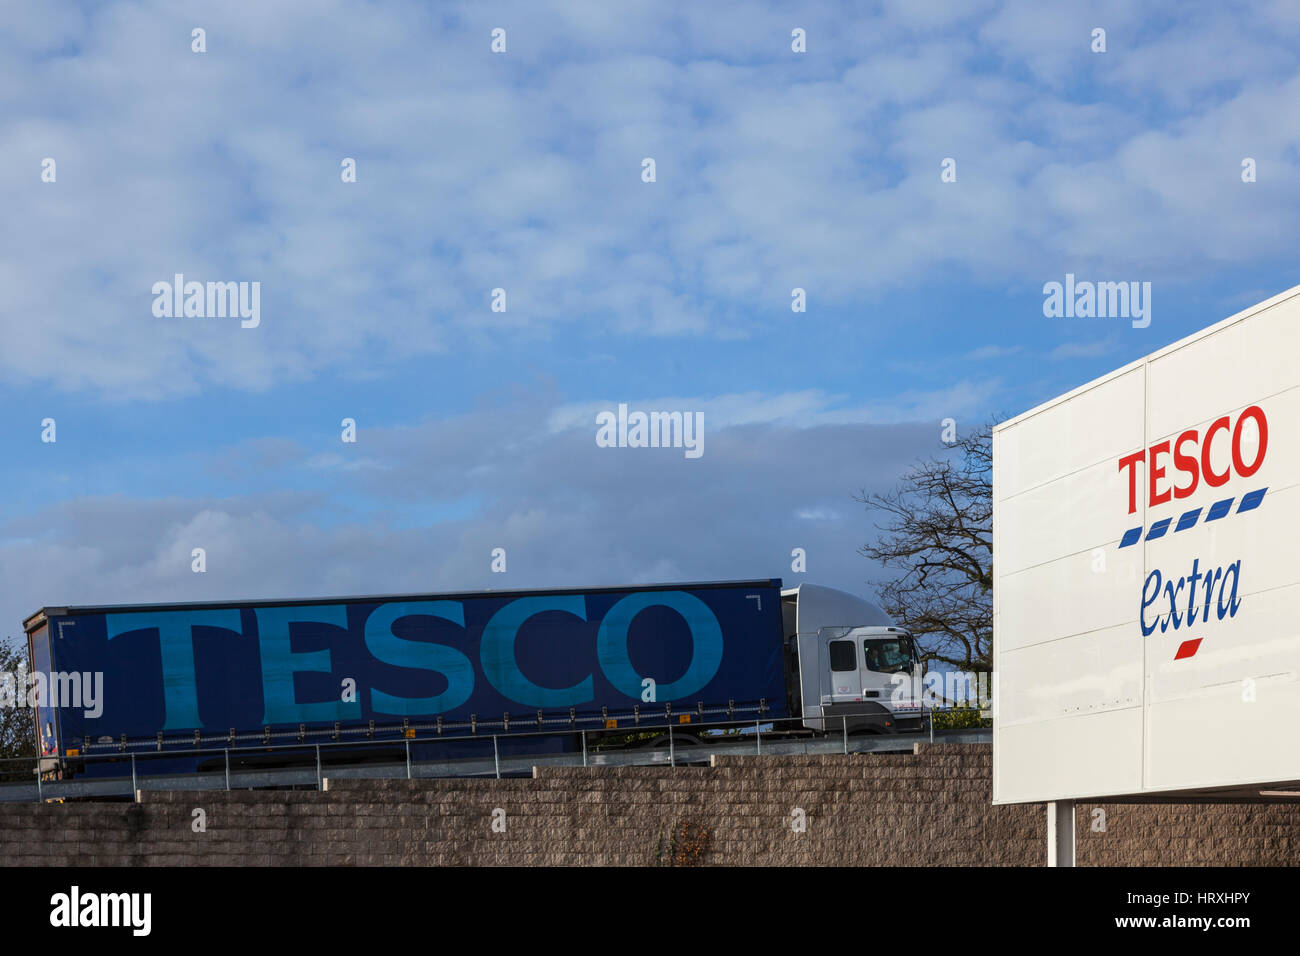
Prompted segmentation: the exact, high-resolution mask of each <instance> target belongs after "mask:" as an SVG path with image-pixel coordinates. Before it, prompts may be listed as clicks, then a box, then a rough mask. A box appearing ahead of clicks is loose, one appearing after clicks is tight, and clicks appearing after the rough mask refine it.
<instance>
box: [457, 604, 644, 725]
mask: <svg viewBox="0 0 1300 956" xmlns="http://www.w3.org/2000/svg"><path fill="white" fill-rule="evenodd" d="M543 611H563V612H564V613H566V614H572V615H573V616H574V617H576V618H577V619H578V620H580V621H585V620H586V619H587V608H586V603H585V601H584V599H583V597H582V595H579V594H575V595H561V594H556V595H549V596H546V597H528V598H519V599H518V600H517V601H511V602H510V603H509V604H507V605H506V606H505V607H503V608H502V609H501V610H499V611H497V612H496V613H495V614H493V615H492V620H490V621H488V623H487V627H485V628H483V638H482V643H481V647H480V654H481V660H482V663H483V673H484V675H486V677H487V679H488V683H489V684H491V685H492V686H493V687H495V688H496V689H497V690H498V691H500V692H501V694H502V695H503V696H504V697H506V698H508V699H509V700H513V701H517V702H518V703H520V704H525V705H526V706H529V707H571V706H573V705H575V704H585V703H587V702H588V701H590V700H591V699H592V697H593V696H594V695H595V690H594V688H593V685H592V680H591V675H590V674H588V675H587V676H586V677H585V678H583V679H582V680H581V681H579V682H578V683H576V684H574V685H573V686H572V687H561V688H553V687H539V686H538V685H537V684H534V683H533V682H532V681H530V680H529V679H528V678H527V677H525V676H524V675H523V672H522V671H520V670H519V664H518V662H517V661H516V660H515V638H516V637H517V636H518V634H519V628H520V627H521V626H522V625H523V624H524V622H525V621H527V620H528V619H529V618H530V617H532V616H533V615H535V614H541V613H542V612H543ZM568 650H569V649H568V648H565V647H562V646H560V647H556V648H555V653H556V654H564V653H566V652H568ZM638 693H639V691H638Z"/></svg>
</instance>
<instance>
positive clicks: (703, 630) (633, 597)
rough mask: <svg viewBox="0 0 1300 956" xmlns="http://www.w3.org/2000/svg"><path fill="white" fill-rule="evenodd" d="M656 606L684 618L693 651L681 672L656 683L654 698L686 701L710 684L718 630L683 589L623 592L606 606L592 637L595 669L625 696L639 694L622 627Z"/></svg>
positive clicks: (718, 653)
mask: <svg viewBox="0 0 1300 956" xmlns="http://www.w3.org/2000/svg"><path fill="white" fill-rule="evenodd" d="M658 605H662V606H663V607H669V608H672V609H673V610H674V611H676V612H677V613H678V614H680V615H681V616H682V617H683V618H685V619H686V624H687V626H688V627H689V628H690V631H691V640H692V642H693V644H694V647H693V649H692V652H691V663H690V666H688V667H687V668H686V673H685V674H683V675H682V676H681V677H679V678H678V679H677V680H675V681H673V682H671V683H669V684H660V685H659V686H658V688H657V692H656V695H655V696H656V698H657V699H658V700H661V701H670V700H678V699H680V698H684V697H690V696H691V695H692V694H694V693H695V692H696V691H699V690H702V689H703V688H704V687H705V686H706V685H707V684H708V683H709V681H711V680H713V675H715V674H716V673H717V672H718V668H719V667H720V666H721V664H722V628H721V627H720V626H719V625H718V619H717V617H715V616H714V614H713V612H712V611H711V610H709V606H708V605H707V604H705V603H704V602H703V601H701V600H700V599H699V598H697V597H695V595H693V594H687V593H686V592H685V591H646V592H643V593H641V594H629V595H628V596H627V597H625V598H623V600H621V601H619V602H618V603H617V604H615V605H614V606H613V607H612V608H610V609H609V612H608V613H607V614H606V615H605V619H604V620H603V621H601V622H600V632H599V633H598V634H597V635H596V654H597V657H598V658H599V660H600V669H601V670H602V671H604V673H605V677H606V678H608V679H609V682H610V683H611V684H613V685H614V686H615V687H616V688H617V689H618V690H620V691H621V692H622V693H624V694H626V695H627V696H628V697H633V698H639V697H640V696H641V677H642V675H640V674H638V673H637V672H636V668H634V667H633V666H632V660H631V658H630V657H629V656H628V652H627V636H628V629H629V628H630V627H631V626H632V619H633V618H635V617H636V616H637V615H638V614H639V613H641V612H642V611H644V610H645V609H646V608H648V607H655V606H658Z"/></svg>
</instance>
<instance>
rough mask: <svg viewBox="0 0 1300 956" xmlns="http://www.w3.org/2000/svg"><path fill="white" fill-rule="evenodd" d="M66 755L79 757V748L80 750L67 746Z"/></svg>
mask: <svg viewBox="0 0 1300 956" xmlns="http://www.w3.org/2000/svg"><path fill="white" fill-rule="evenodd" d="M68 756H69V757H80V756H81V750H80V749H79V748H77V747H69V748H68Z"/></svg>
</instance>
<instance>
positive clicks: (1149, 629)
mask: <svg viewBox="0 0 1300 956" xmlns="http://www.w3.org/2000/svg"><path fill="white" fill-rule="evenodd" d="M1153 580H1154V581H1155V583H1156V586H1155V588H1154V589H1151V588H1150V587H1149V585H1150V584H1151V582H1152V581H1153ZM1148 591H1150V594H1151V596H1150V597H1147V592H1148ZM1159 596H1160V572H1159V571H1152V572H1151V573H1150V574H1148V575H1147V579H1146V580H1145V581H1144V582H1142V612H1141V623H1142V636H1143V637H1150V636H1151V635H1152V634H1154V633H1155V630H1156V625H1157V624H1159V623H1160V619H1159V618H1156V619H1155V620H1154V621H1152V622H1151V623H1150V624H1147V608H1149V607H1150V606H1151V605H1152V604H1154V603H1155V600H1156V598H1158V597H1159Z"/></svg>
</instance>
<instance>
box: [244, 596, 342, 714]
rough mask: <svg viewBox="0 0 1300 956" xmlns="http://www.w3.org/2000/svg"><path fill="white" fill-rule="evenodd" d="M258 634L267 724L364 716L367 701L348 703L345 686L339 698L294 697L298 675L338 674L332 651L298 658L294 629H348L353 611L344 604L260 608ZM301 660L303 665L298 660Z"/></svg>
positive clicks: (301, 655)
mask: <svg viewBox="0 0 1300 956" xmlns="http://www.w3.org/2000/svg"><path fill="white" fill-rule="evenodd" d="M254 613H255V614H256V615H257V633H258V637H259V639H260V641H261V644H260V647H261V652H262V699H263V702H264V705H265V711H264V713H263V716H262V721H263V723H266V724H299V723H311V722H312V721H324V720H355V719H356V718H358V717H360V716H361V702H360V701H358V700H354V701H350V702H345V701H344V700H343V689H342V686H341V685H340V687H339V688H338V690H337V694H336V699H334V700H327V701H318V702H315V703H305V704H300V703H298V699H297V697H296V696H295V694H294V689H293V675H294V674H295V673H300V672H302V673H306V672H312V673H323V674H328V673H331V672H332V671H333V670H334V665H333V663H332V660H331V655H330V652H329V650H328V649H327V648H322V649H321V650H319V651H311V652H308V653H300V654H295V653H294V652H293V648H292V641H291V636H290V629H291V628H292V626H293V625H294V624H326V625H329V626H331V627H337V628H342V629H343V630H347V626H348V609H347V607H346V606H345V605H342V604H322V605H317V606H315V607H259V608H257V609H256V610H255V611H254ZM294 658H297V659H298V660H297V662H295V661H294Z"/></svg>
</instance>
